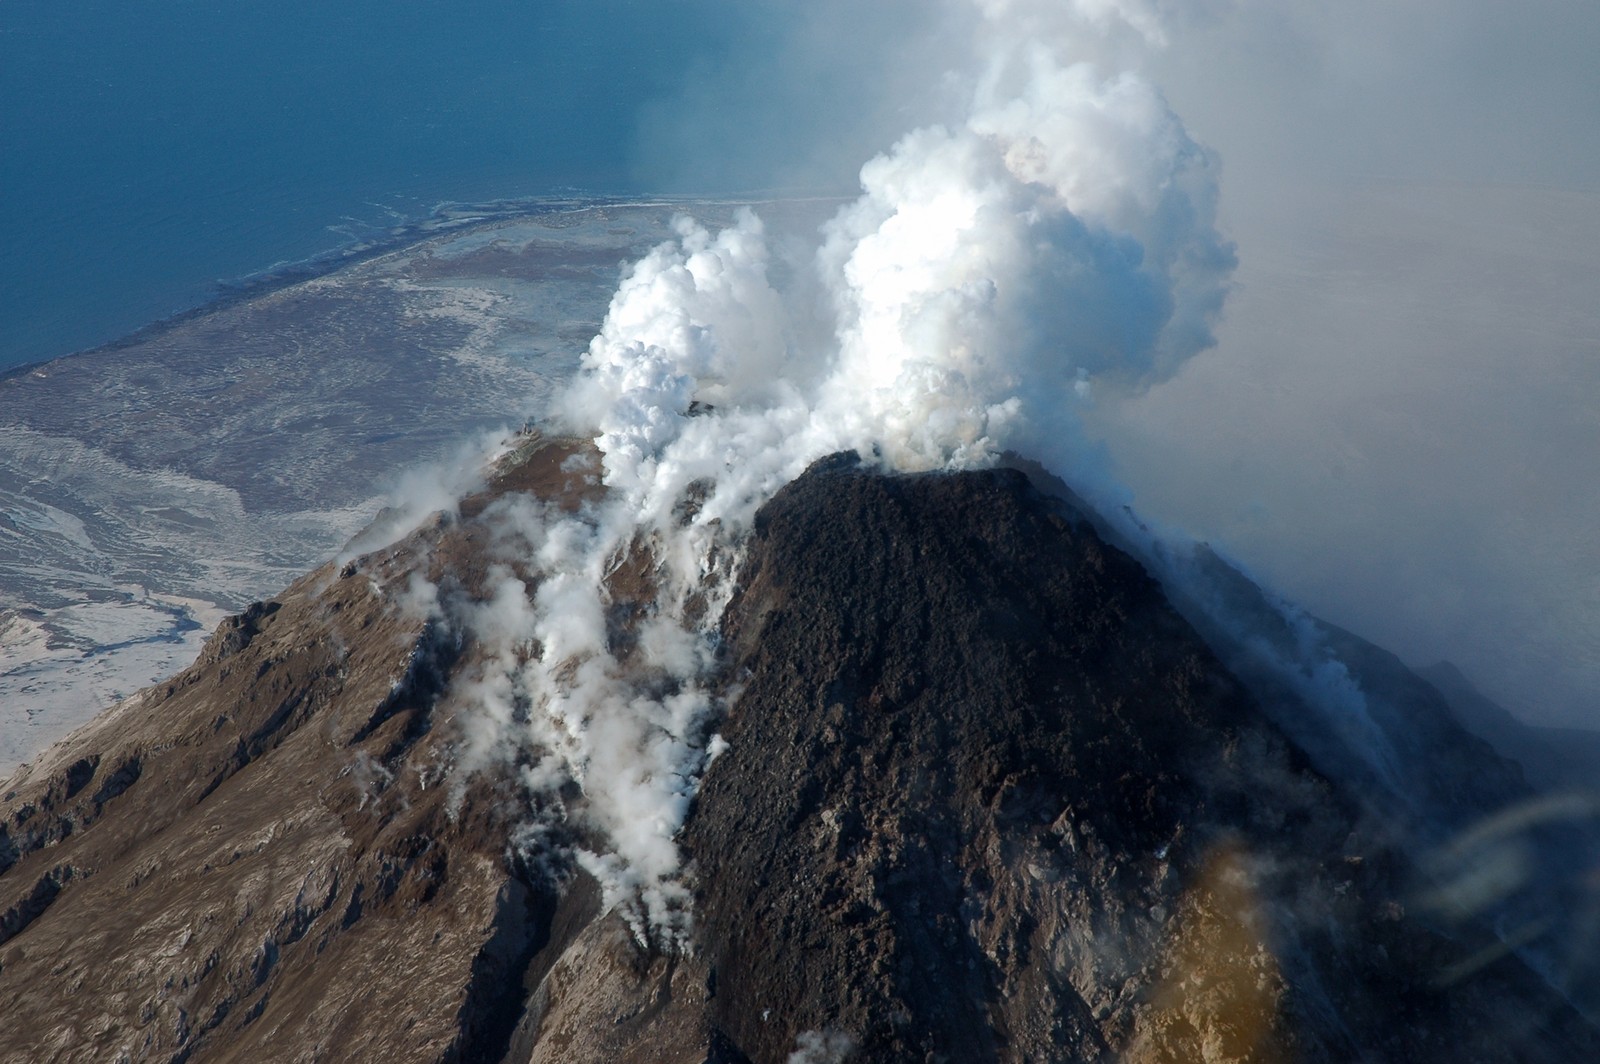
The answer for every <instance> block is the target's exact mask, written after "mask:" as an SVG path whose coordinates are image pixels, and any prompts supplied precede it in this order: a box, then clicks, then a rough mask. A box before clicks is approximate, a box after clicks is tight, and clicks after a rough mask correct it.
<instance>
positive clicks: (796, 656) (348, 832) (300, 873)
mask: <svg viewBox="0 0 1600 1064" xmlns="http://www.w3.org/2000/svg"><path fill="white" fill-rule="evenodd" d="M586 446H587V445H586V444H582V443H579V442H575V441H546V440H537V439H535V440H530V441H526V442H525V443H524V444H523V445H522V446H521V447H520V448H519V449H518V450H517V451H516V452H515V453H514V454H513V455H512V456H511V457H510V458H509V459H507V460H506V461H505V462H504V463H503V464H502V466H501V467H500V469H499V470H498V471H497V473H496V475H495V477H494V478H492V481H491V486H490V488H489V489H488V491H487V492H486V493H485V494H483V495H481V496H477V497H473V498H469V499H467V500H464V501H463V504H462V507H461V514H460V517H459V518H457V519H448V518H440V519H438V520H435V521H433V522H431V523H429V524H428V525H427V526H425V527H424V528H422V529H419V530H418V531H416V532H415V533H413V534H412V535H411V536H409V537H408V538H406V539H404V540H402V541H400V542H399V543H397V544H393V545H389V546H385V547H382V548H381V549H376V550H374V551H372V552H371V553H368V554H366V555H364V556H363V557H361V558H359V559H357V560H356V561H354V562H352V563H350V564H348V565H346V566H343V567H342V568H338V567H334V566H331V565H330V566H326V567H324V568H322V569H320V570H318V571H317V572H315V573H312V574H310V575H309V576H307V577H305V578H304V579H302V580H300V581H298V582H297V583H296V584H294V585H293V586H292V587H290V588H289V589H288V590H287V591H285V592H284V593H283V594H282V595H280V596H278V597H277V598H275V599H273V600H272V601H270V602H264V603H259V604H257V605H255V606H252V607H251V608H250V609H249V610H247V611H246V612H245V613H243V614H241V615H239V616H238V617H236V618H234V619H233V620H231V621H229V622H228V623H227V624H226V625H225V626H224V627H223V628H222V629H220V630H219V631H218V633H217V635H216V636H215V637H213V639H212V640H211V642H210V643H209V644H208V646H207V649H206V651H205V653H204V654H203V656H202V658H201V659H200V660H199V661H198V662H197V663H196V664H195V665H194V666H193V667H192V668H191V669H189V670H187V671H186V672H185V673H183V674H182V675H180V676H179V677H176V678H175V679H174V680H173V681H171V682H170V683H168V684H165V685H161V686H159V687H157V688H153V689H151V690H148V691H146V692H143V693H142V694H141V695H139V696H138V697H136V698H135V699H131V700H129V701H128V702H125V703H123V704H121V705H120V706H118V707H117V708H116V709H115V710H113V711H112V712H111V713H109V714H107V715H106V716H103V717H101V718H100V719H98V720H97V721H95V722H94V723H93V724H91V725H90V726H88V727H86V728H85V729H83V730H81V731H80V732H78V733H76V734H75V735H74V736H72V737H71V738H70V739H68V740H67V741H66V742H64V743H62V744H60V745H58V746H57V747H55V748H53V749H52V750H51V751H50V752H49V753H48V754H46V755H45V756H44V757H42V758H40V759H38V760H37V761H35V762H34V763H33V764H31V765H29V766H27V767H25V768H24V769H23V770H21V771H20V772H19V773H18V774H17V775H15V776H14V777H13V778H12V779H11V780H9V781H8V782H7V783H5V784H4V785H3V786H0V995H3V997H4V999H5V1000H7V1001H8V1003H9V1004H10V1008H9V1009H8V1017H7V1018H8V1023H7V1024H6V1025H5V1028H4V1030H3V1031H0V1059H4V1060H17V1061H23V1060H27V1061H44V1060H118V1059H122V1060H170V1061H204V1060H259V1059H277V1060H371V1059H385V1060H394V1061H399V1060H407V1061H410V1060H417V1061H480V1060H481V1061H500V1060H505V1061H517V1062H519V1064H520V1062H522V1061H563V1062H578V1061H589V1060H592V1061H641V1062H642V1061H662V1062H671V1061H683V1062H686V1064H689V1062H692V1064H700V1062H712V1061H717V1062H738V1061H749V1062H759V1064H766V1062H769V1061H773V1062H776V1061H786V1060H792V1059H806V1060H813V1061H815V1060H841V1059H845V1058H847V1057H848V1058H849V1059H855V1060H863V1061H878V1060H884V1061H890V1060H912V1061H935V1060H950V1061H985V1060H989V1061H1023V1060H1028V1061H1034V1060H1085V1059H1112V1058H1116V1059H1127V1060H1135V1061H1186V1060H1210V1061H1224V1060H1238V1061H1243V1060H1301V1059H1304V1060H1351V1059H1373V1060H1387V1059H1405V1060H1431V1059H1439V1060H1447V1059H1448V1060H1452V1061H1455V1060H1572V1059H1588V1058H1592V1057H1596V1056H1597V1055H1600V1037H1597V1035H1596V1031H1595V1029H1594V1028H1593V1027H1592V1026H1591V1025H1590V1024H1589V1023H1588V1022H1587V1021H1586V1020H1584V1019H1583V1017H1582V1016H1581V1015H1580V1014H1579V1013H1578V1012H1576V1011H1575V1010H1574V1009H1573V1008H1572V1007H1571V1006H1570V1005H1569V1004H1568V1003H1567V1002H1566V1001H1565V1000H1563V999H1562V998H1561V997H1560V996H1559V995H1558V994H1556V993H1554V992H1553V991H1551V990H1550V988H1549V986H1548V985H1547V984H1546V983H1545V982H1544V981H1543V980H1542V979H1541V978H1539V977H1538V976H1537V975H1536V974H1535V973H1534V972H1533V971H1532V970H1531V969H1530V968H1528V967H1527V966H1526V965H1524V964H1523V963H1522V962H1521V961H1520V960H1518V959H1517V957H1516V956H1514V955H1511V954H1508V953H1506V952H1505V951H1503V950H1500V949H1497V948H1496V947H1497V942H1496V940H1495V939H1494V938H1493V937H1492V936H1491V935H1489V934H1488V932H1487V931H1485V930H1483V929H1482V928H1480V927H1477V926H1476V925H1473V924H1470V923H1458V924H1449V925H1447V924H1445V923H1444V922H1442V921H1441V920H1440V919H1438V918H1437V917H1433V916H1430V915H1428V913H1427V912H1426V911H1425V910H1424V909H1423V908H1422V907H1420V906H1418V905H1417V904H1415V899H1416V897H1417V889H1418V887H1417V879H1416V873H1415V871H1414V869H1413V868H1412V865H1411V862H1410V861H1409V860H1408V858H1407V857H1406V855H1405V854H1404V853H1403V852H1402V851H1401V850H1400V849H1399V848H1397V846H1396V844H1395V838H1394V835H1393V833H1392V832H1391V831H1389V830H1388V829H1387V826H1386V825H1385V824H1384V823H1383V822H1382V820H1381V819H1380V818H1378V817H1375V816H1374V815H1373V814H1372V810H1371V806H1370V804H1369V803H1367V802H1365V801H1364V800H1363V796H1362V794H1361V793H1360V788H1359V787H1353V786H1352V785H1351V784H1350V783H1349V781H1347V780H1344V779H1342V778H1340V777H1339V776H1338V775H1337V774H1332V775H1330V774H1329V771H1328V769H1327V768H1326V764H1325V762H1322V761H1319V760H1318V759H1317V758H1316V757H1314V756H1312V754H1311V753H1308V752H1307V751H1306V750H1305V749H1304V748H1303V746H1302V744H1301V743H1300V742H1298V741H1297V739H1296V737H1294V736H1293V735H1291V734H1290V732H1288V731H1286V730H1285V729H1284V727H1283V726H1282V725H1281V724H1280V723H1279V720H1280V719H1281V716H1282V707H1281V706H1280V707H1277V708H1276V709H1275V710H1274V711H1272V712H1269V711H1268V709H1267V708H1264V707H1263V704H1262V701H1261V699H1260V697H1259V696H1258V694H1256V693H1255V692H1254V691H1253V690H1252V689H1251V688H1250V687H1247V686H1246V684H1245V683H1244V682H1242V681H1241V680H1240V679H1239V678H1238V677H1237V676H1236V675H1235V674H1234V672H1232V671H1230V669H1229V668H1228V667H1225V666H1224V664H1223V661H1222V659H1219V657H1218V655H1217V653H1216V652H1214V651H1213V649H1212V647H1211V646H1210V645H1208V643H1207V641H1206V640H1204V639H1202V638H1201V636H1200V635H1199V634H1198V633H1197V632H1196V630H1195V629H1194V628H1193V627H1192V626H1191V625H1190V624H1189V623H1188V622H1186V621H1185V620H1184V619H1183V617H1182V616H1180V614H1179V613H1178V612H1177V611H1175V610H1174V609H1173V608H1172V606H1171V605H1170V604H1169V602H1168V600H1167V597H1166V595H1165V594H1164V593H1163V591H1162V590H1161V588H1160V586H1159V585H1158V584H1157V583H1156V582H1155V581H1154V580H1153V579H1152V578H1151V577H1150V576H1149V575H1147V574H1146V573H1145V571H1144V570H1143V569H1142V568H1141V567H1140V566H1139V565H1138V564H1137V563H1135V562H1134V561H1133V560H1132V559H1131V558H1130V557H1129V556H1128V555H1126V554H1124V553H1123V552H1122V551H1120V550H1118V549H1117V548H1115V547H1113V546H1111V545H1109V544H1108V543H1107V542H1106V541H1105V539H1104V538H1103V537H1102V536H1101V535H1100V534H1099V533H1097V531H1096V528H1095V524H1094V522H1093V520H1092V519H1091V517H1090V515H1087V514H1086V513H1084V512H1082V511H1081V510H1079V509H1077V508H1076V507H1075V506H1074V504H1073V503H1072V502H1071V501H1068V500H1064V499H1061V498H1059V497H1054V496H1052V495H1051V494H1048V493H1046V492H1045V491H1042V490H1041V485H1040V484H1039V483H1038V482H1036V481H1033V480H1030V479H1029V478H1028V477H1027V476H1025V475H1024V474H1022V473H1020V472H1017V471H1014V470H996V471H989V472H974V473H961V474H937V475H932V474H930V475H919V476H889V475H883V474H881V473H877V472H874V471H871V470H868V469H864V468H862V467H860V466H859V465H858V464H857V463H856V461H855V460H854V459H853V458H852V457H850V456H836V457H835V458H833V459H829V460H825V461H824V462H822V463H819V464H818V465H817V466H815V467H813V469H812V470H811V471H809V472H808V473H807V474H806V475H804V476H803V477H801V478H800V479H798V480H797V481H795V482H794V483H793V484H791V485H790V486H789V487H787V488H785V489H784V490H783V491H781V492H780V493H779V494H778V495H777V496H776V497H775V498H774V499H773V500H772V501H771V502H769V503H768V505H767V506H766V507H765V508H764V509H763V511H762V513H761V516H760V518H759V521H758V527H757V530H756V533H755V536H754V538H753V540H752V542H751V544H750V545H749V548H748V555H747V558H746V560H745V564H744V569H743V572H742V576H741V581H740V588H739V591H738V593H737V595H736V597H735V599H734V601H733V603H732V604H731V605H730V607H729V610H728V612H727V614H726V615H725V618H724V626H723V633H722V634H723V645H724V650H725V662H724V666H723V672H722V677H723V683H724V684H725V686H726V691H725V694H727V695H728V697H729V700H730V701H731V702H732V705H733V710H732V711H731V713H730V715H729V716H728V718H727V719H726V720H725V721H723V722H722V723H721V724H720V725H719V728H720V731H721V734H722V735H723V736H724V737H725V738H726V740H727V741H728V743H729V747H728V749H727V752H725V753H723V754H722V755H721V756H720V757H718V758H717V759H716V761H715V762H714V763H713V764H712V765H711V767H710V768H709V769H708V770H707V772H706V774H705V776H704V779H703V781H702V785H701V789H700V793H699V797H698V799H697V804H696V807H695V810H694V812H693V813H692V814H691V816H690V818H689V820H688V822H687V824H686V826H685V828H684V830H683V832H682V833H681V836H680V839H679V842H680V845H681V848H682V850H683V853H684V855H685V858H686V860H687V863H688V868H689V872H688V874H687V879H688V882H689V884H690V886H691V887H692V889H693V892H694V898H695V902H694V935H693V940H692V943H691V944H690V946H689V947H688V948H686V949H682V950H677V949H665V948H661V947H652V946H650V945H648V944H641V943H640V942H639V941H638V939H637V938H636V937H635V936H634V935H633V934H632V933H631V932H630V930H629V928H628V927H627V925H626V924H625V922H624V921H623V920H622V919H621V918H620V917H619V916H618V915H617V914H615V913H607V912H605V911H604V909H603V906H602V905H601V901H600V892H599V890H598V887H597V885H596V884H595V883H594V881H593V880H591V879H589V878H588V877H587V875H586V874H584V873H583V872H582V871H580V870H578V869H576V868H575V867H572V866H571V865H570V864H566V865H564V864H563V863H562V861H561V860H560V855H559V853H556V852H552V853H544V854H530V853H528V852H525V851H518V850H515V849H513V848H512V847H510V846H509V845H508V840H509V839H510V838H511V836H512V833H513V831H514V829H515V828H516V827H517V825H518V824H519V823H520V822H521V821H522V820H523V819H524V818H525V817H526V816H527V815H528V814H527V811H526V806H525V804H524V802H523V800H522V796H521V795H520V794H519V793H518V791H517V790H516V788H515V786H514V784H513V783H512V781H511V779H510V774H503V775H497V774H494V773H488V772H483V773H478V774H475V775H471V776H465V775H463V774H462V773H460V772H459V771H458V770H455V769H454V768H453V767H452V766H453V764H454V754H455V751H456V749H457V747H458V744H459V742H460V739H461V735H462V729H463V728H464V727H465V726H466V725H467V723H468V722H469V721H470V714H471V712H472V707H471V706H470V705H469V704H466V703H465V702H462V701H459V700H457V699H456V698H454V697H453V695H452V689H451V678H452V677H453V676H454V675H457V674H459V673H460V672H461V671H462V670H463V669H465V668H467V667H468V666H469V665H470V663H471V662H472V660H473V653H474V647H473V645H472V643H471V641H470V640H465V639H462V638H461V637H459V636H458V635H457V634H456V633H455V631H454V629H453V628H452V627H451V626H450V625H449V624H448V623H447V621H441V620H440V619H439V618H437V617H430V616H429V615H428V614H427V613H426V612H425V611H422V610H418V609H416V608H414V606H413V604H412V599H411V597H410V596H408V595H407V594H406V589H407V587H408V586H409V581H410V577H411V574H412V573H413V572H419V573H424V574H426V575H427V576H428V577H429V579H430V580H431V581H432V582H434V583H435V584H438V585H439V586H440V587H441V588H447V589H450V591H451V593H452V594H456V595H461V596H466V597H468V598H470V597H471V596H472V595H473V594H474V593H475V592H476V591H477V590H478V589H480V588H481V587H482V582H483V578H484V573H485V571H486V567H487V566H488V564H489V563H490V562H491V561H496V560H499V561H513V559H496V558H495V557H494V551H495V549H496V548H495V537H494V536H493V534H492V528H491V518H492V513H493V502H494V499H495V498H496V497H499V496H504V495H508V494H514V493H519V492H532V493H535V494H538V495H541V496H543V497H546V498H551V499H557V500H561V501H563V502H564V504H565V505H569V506H574V505H577V504H578V503H579V501H580V500H581V498H582V497H583V496H584V495H585V494H587V493H590V492H593V491H594V490H596V489H595V487H594V485H593V484H592V483H591V482H589V481H588V480H586V479H585V477H584V476H583V474H582V473H581V472H575V471H574V464H573V463H571V462H569V461H568V459H569V458H571V457H572V456H573V455H574V454H575V453H578V452H579V451H580V450H582V449H583V448H585V447H586ZM1044 486H1045V487H1048V485H1044ZM1428 728H1429V729H1430V734H1431V735H1432V738H1433V741H1435V742H1438V743H1448V742H1452V741H1455V739H1454V736H1453V735H1452V734H1451V733H1450V732H1449V726H1448V724H1447V723H1438V722H1433V721H1430V723H1429V725H1428ZM1458 745H1459V746H1460V752H1459V756H1460V757H1461V758H1462V762H1461V764H1462V766H1465V767H1464V768H1460V769H1459V770H1460V771H1462V772H1466V773H1468V774H1469V775H1470V773H1471V770H1472V768H1473V766H1476V768H1477V770H1478V771H1479V775H1480V776H1481V777H1482V778H1486V779H1494V780H1500V781H1502V782H1499V783H1496V784H1495V785H1494V787H1495V788H1497V789H1496V790H1495V793H1496V794H1497V795H1498V794H1500V793H1501V791H1502V790H1504V789H1505V788H1510V789H1511V790H1510V791H1508V792H1506V793H1513V794H1514V793H1516V788H1517V786H1518V784H1517V781H1516V779H1515V773H1514V771H1512V770H1508V769H1507V768H1506V766H1505V765H1504V763H1502V762H1499V761H1498V759H1496V758H1495V757H1494V755H1493V754H1492V753H1491V752H1490V751H1489V750H1488V749H1487V747H1483V746H1481V744H1475V743H1474V742H1473V741H1472V740H1470V739H1468V738H1467V737H1466V736H1465V735H1464V734H1463V735H1461V736H1460V742H1459V744H1458ZM1453 771H1455V770H1453ZM1508 773H1509V775H1508ZM1452 778H1454V777H1452ZM572 801H573V803H574V806H575V807H576V806H578V805H580V804H581V802H582V796H581V794H577V793H574V794H573V796H572ZM574 830H577V829H574ZM586 841H592V840H586Z"/></svg>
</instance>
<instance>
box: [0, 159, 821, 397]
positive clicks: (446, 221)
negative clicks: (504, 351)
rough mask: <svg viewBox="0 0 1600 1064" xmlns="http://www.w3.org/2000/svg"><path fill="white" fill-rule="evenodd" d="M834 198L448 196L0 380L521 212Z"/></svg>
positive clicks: (9, 370) (771, 194) (129, 342)
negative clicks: (365, 234)
mask: <svg viewBox="0 0 1600 1064" xmlns="http://www.w3.org/2000/svg"><path fill="white" fill-rule="evenodd" d="M835 198H840V197H835V196H830V195H823V194H818V193H816V192H814V191H813V192H796V193H793V194H788V195H786V194H784V193H783V192H781V191H758V192H752V193H750V194H748V195H724V196H706V195H653V196H652V195H621V194H616V193H601V192H594V193H584V192H579V191H577V190H572V191H571V192H569V193H567V194H556V193H549V194H543V195H534V196H527V197H515V198H509V199H497V200H484V201H480V202H466V203H462V202H455V201H449V200H447V201H443V202H441V203H439V204H437V205H435V207H434V208H433V210H432V211H431V212H430V213H429V214H428V215H427V216H426V217H424V218H419V219H416V220H414V221H409V222H403V223H401V224H400V225H397V226H394V227H392V228H390V229H388V230H385V231H382V232H379V233H377V234H375V235H373V236H371V237H369V238H366V239H362V240H357V241H355V242H353V243H349V244H343V245H340V246H339V247H336V248H331V249H329V250H327V251H324V252H320V253H318V254H316V255H313V256H311V257H310V258H306V259H299V260H296V261H294V262H287V263H278V264H274V265H273V266H270V267H267V268H266V269H264V270H261V271H258V272H256V273H252V274H246V275H244V276H242V277H237V278H231V279H227V280H220V281H215V282H213V283H212V286H211V287H212V294H211V296H210V297H209V298H207V299H205V300H203V301H202V302H200V303H197V304H195V305H194V306H192V307H186V308H184V309H182V310H177V311H174V312H173V313H171V314H167V315H165V316H163V317H160V318H156V319H154V320H153V321H150V322H147V323H146V324H144V325H141V326H139V327H138V328H136V329H133V330H132V331H130V332H127V333H124V334H123V335H121V336H118V337H116V338H114V339H111V340H107V341H105V342H103V343H98V344H95V345H93V346H91V347H85V348H80V349H79V350H76V351H69V352H66V353H64V354H60V355H52V356H50V357H48V358H41V359H34V360H33V361H30V362H23V363H19V364H17V365H15V366H8V367H6V368H4V369H0V382H4V381H7V380H10V379H13V378H16V377H22V376H26V375H27V374H29V373H32V372H34V371H36V370H38V369H40V368H42V367H44V366H48V365H51V364H52V363H56V362H60V361H63V360H65V359H71V358H81V357H84V356H87V355H95V354H102V353H106V352H111V351H118V350H121V349H123V348H126V347H131V346H133V345H135V344H138V343H141V342H143V341H145V340H148V339H150V338H151V337H152V336H156V335H159V334H161V333H162V332H165V331H166V330H169V329H172V328H175V327H177V326H179V325H183V324H185V323H187V322H191V321H194V320H196V319H198V318H202V317H205V316H206V315H208V314H212V313H215V312H217V311H220V310H226V309H227V308H229V307H234V306H238V305H239V304H241V303H247V302H249V301H251V300H253V299H258V298H260V297H262V296H265V295H270V294H272V293H273V292H278V291H282V290H283V289H285V288H290V287H292V286H294V285H297V284H301V283H304V282H306V281H313V280H316V279H317V278H319V277H326V276H328V275H330V274H333V273H336V272H338V271H339V270H341V269H343V268H345V267H347V266H355V265H359V264H361V263H363V262H370V261H372V260H373V259H377V258H381V257H383V256H384V255H387V254H390V253H392V252H395V251H400V250H403V249H405V248H407V247H411V246H414V245H416V244H420V243H422V242H423V241H425V240H429V239H432V238H434V237H437V236H442V235H446V234H449V233H456V232H464V231H468V230H471V229H473V228H476V227H478V226H486V225H494V224H497V223H501V222H508V221H513V220H516V219H519V218H534V217H539V216H543V215H554V214H561V213H565V212H574V213H575V212H577V211H582V210H589V209H593V208H601V207H652V206H660V207H670V206H675V205H688V204H707V205H713V204H716V205H729V204H750V205H755V204H760V203H770V202H778V201H802V200H812V199H815V200H831V199H835Z"/></svg>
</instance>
